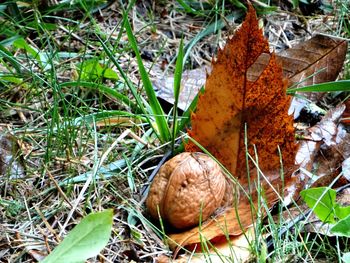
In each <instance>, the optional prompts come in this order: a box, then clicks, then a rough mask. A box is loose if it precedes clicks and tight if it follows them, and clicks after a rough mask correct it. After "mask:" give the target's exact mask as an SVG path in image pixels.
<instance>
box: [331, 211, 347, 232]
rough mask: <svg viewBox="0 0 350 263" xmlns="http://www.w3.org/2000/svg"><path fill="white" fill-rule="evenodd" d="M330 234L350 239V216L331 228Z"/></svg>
mask: <svg viewBox="0 0 350 263" xmlns="http://www.w3.org/2000/svg"><path fill="white" fill-rule="evenodd" d="M331 232H332V233H334V234H337V235H339V236H346V237H350V215H348V216H347V217H346V218H344V219H342V220H340V221H339V222H338V223H336V224H335V225H334V226H333V227H332V228H331Z"/></svg>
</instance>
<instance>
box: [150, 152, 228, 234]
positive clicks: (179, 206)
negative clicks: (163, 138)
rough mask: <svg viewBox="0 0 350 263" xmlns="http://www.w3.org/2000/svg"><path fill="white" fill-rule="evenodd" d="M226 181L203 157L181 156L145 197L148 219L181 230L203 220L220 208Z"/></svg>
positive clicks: (163, 169)
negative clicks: (150, 218) (156, 220)
mask: <svg viewBox="0 0 350 263" xmlns="http://www.w3.org/2000/svg"><path fill="white" fill-rule="evenodd" d="M225 190H226V179H225V176H224V174H223V173H222V171H221V168H220V167H219V165H218V164H217V163H216V162H215V161H213V160H212V159H211V158H210V157H209V156H207V155H205V154H203V153H188V152H185V153H181V154H179V155H177V156H175V157H174V158H172V159H170V160H169V161H167V162H166V163H165V164H164V165H163V166H162V167H161V168H160V169H159V172H158V174H157V175H156V176H155V178H154V180H153V183H152V185H151V189H150V192H149V194H148V197H147V202H146V205H147V208H148V210H149V212H150V214H151V216H152V217H153V218H155V219H158V218H159V215H158V210H157V207H159V212H160V215H161V217H162V220H166V221H167V222H168V223H169V224H170V225H172V226H173V227H175V228H177V229H184V228H189V227H193V226H197V225H198V224H199V220H200V215H201V220H202V221H204V220H206V219H207V218H208V217H209V216H210V215H211V214H213V212H214V211H215V210H216V209H217V208H219V207H220V206H221V204H222V201H223V198H224V195H225Z"/></svg>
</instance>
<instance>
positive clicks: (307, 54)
mask: <svg viewBox="0 0 350 263" xmlns="http://www.w3.org/2000/svg"><path fill="white" fill-rule="evenodd" d="M346 51H347V41H345V40H342V39H337V38H333V37H328V36H323V35H316V36H314V37H313V38H311V39H309V40H307V41H304V42H301V43H300V44H298V45H296V46H294V47H292V48H290V49H286V50H284V51H282V52H280V53H278V54H277V55H276V59H277V61H278V62H279V63H281V64H282V68H283V76H284V77H285V78H287V79H288V86H289V87H290V86H293V85H297V86H296V87H303V86H306V85H312V84H318V83H322V82H329V81H333V80H335V79H336V78H337V76H338V74H339V72H340V70H341V68H342V66H343V63H344V59H345V55H346ZM269 58H270V55H269V54H264V53H263V54H262V55H261V56H259V57H258V58H257V61H256V62H255V63H254V64H253V65H252V67H251V68H250V69H249V71H248V79H249V80H250V81H254V80H255V79H256V78H257V77H259V76H260V73H261V72H262V70H263V69H264V68H265V67H266V65H267V64H268V62H269ZM210 71H211V69H210V68H209V67H202V68H198V69H194V70H188V71H185V72H184V73H183V78H182V80H181V86H182V89H181V93H180V98H179V105H178V106H179V108H180V109H182V110H186V109H187V107H188V105H189V103H190V102H191V101H192V100H193V98H194V97H195V96H196V94H197V93H198V91H199V89H200V88H201V87H202V86H203V85H204V82H205V78H206V74H207V72H210ZM310 76H311V77H310ZM173 83H174V76H168V77H165V78H162V79H159V80H156V81H154V82H153V84H154V87H155V89H156V91H157V96H158V97H159V98H161V99H164V100H166V101H167V102H169V103H171V104H173V102H174V99H173V97H174V96H173ZM323 94H324V93H303V95H304V96H306V97H307V98H308V99H310V100H312V101H317V100H318V99H319V98H320V97H322V96H323ZM306 102H307V101H305V100H300V99H294V100H293V102H292V105H291V107H290V111H289V112H290V113H292V112H294V114H295V118H296V117H298V113H299V112H300V110H301V109H302V108H303V107H304V106H305V104H306ZM349 105H350V100H349ZM349 107H350V106H349ZM349 111H350V110H349ZM349 116H350V113H349Z"/></svg>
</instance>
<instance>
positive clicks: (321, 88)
mask: <svg viewBox="0 0 350 263" xmlns="http://www.w3.org/2000/svg"><path fill="white" fill-rule="evenodd" d="M333 91H350V80H339V81H332V82H325V83H320V84H314V85H311V86H305V87H302V88H293V89H288V90H287V93H288V94H293V93H294V92H333Z"/></svg>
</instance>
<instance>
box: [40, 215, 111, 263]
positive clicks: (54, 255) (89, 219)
mask: <svg viewBox="0 0 350 263" xmlns="http://www.w3.org/2000/svg"><path fill="white" fill-rule="evenodd" d="M112 223H113V210H112V209H108V210H105V211H103V212H98V213H92V214H89V215H87V216H86V217H85V218H84V219H83V220H81V222H80V223H79V224H78V225H77V226H75V227H74V228H73V230H72V231H71V232H70V233H69V234H68V235H67V237H66V238H65V239H64V240H63V241H62V242H61V243H60V244H59V245H58V246H57V247H56V248H55V249H54V250H53V251H52V252H51V253H50V255H48V256H47V257H46V258H45V259H44V261H42V262H43V263H69V262H70V263H76V262H84V261H85V260H86V259H88V258H90V257H94V256H96V255H98V253H99V252H100V251H101V250H102V249H103V248H104V247H105V246H106V245H107V242H108V240H109V237H110V235H111V231H112Z"/></svg>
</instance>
